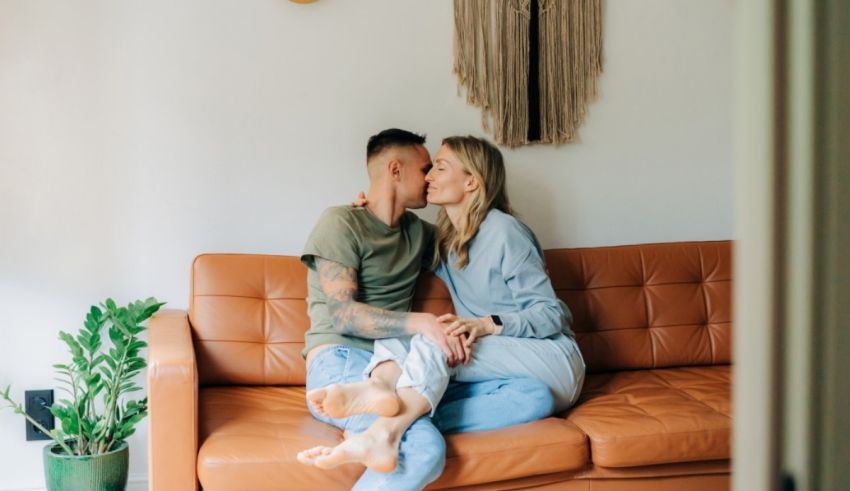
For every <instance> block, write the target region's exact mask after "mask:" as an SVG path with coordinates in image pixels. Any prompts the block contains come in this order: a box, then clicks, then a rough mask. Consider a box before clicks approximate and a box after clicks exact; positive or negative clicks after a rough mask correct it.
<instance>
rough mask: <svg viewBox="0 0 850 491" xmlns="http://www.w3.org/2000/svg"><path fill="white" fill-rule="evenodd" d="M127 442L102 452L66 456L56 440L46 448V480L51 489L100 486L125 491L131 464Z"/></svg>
mask: <svg viewBox="0 0 850 491" xmlns="http://www.w3.org/2000/svg"><path fill="white" fill-rule="evenodd" d="M129 457H130V449H129V447H127V442H121V445H120V446H119V447H118V448H117V449H115V450H113V451H111V452H109V453H105V454H101V455H82V456H76V455H73V456H71V455H65V454H64V453H62V447H60V446H59V445H57V444H55V443H53V444H50V445H47V446H46V447H44V479H45V481H46V483H47V491H78V490H83V489H92V490H94V489H97V490H103V491H124V490H125V489H126V488H127V471H128V468H129V464H130V458H129Z"/></svg>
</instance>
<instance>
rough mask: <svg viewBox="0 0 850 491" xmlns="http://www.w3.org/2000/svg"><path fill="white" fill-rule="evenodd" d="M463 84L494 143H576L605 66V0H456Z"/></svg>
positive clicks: (458, 60)
mask: <svg viewBox="0 0 850 491" xmlns="http://www.w3.org/2000/svg"><path fill="white" fill-rule="evenodd" d="M454 10H455V12H454V15H455V39H454V51H455V63H454V72H455V73H456V74H457V77H458V86H459V87H458V89H459V90H460V87H465V88H466V100H467V102H469V103H470V104H473V105H475V106H478V107H480V108H481V110H482V122H483V125H484V129H485V130H486V131H491V130H492V132H493V137H494V139H495V140H496V143H498V144H500V145H507V146H509V147H515V146H518V145H525V144H529V143H556V144H557V143H564V142H570V141H573V140H574V139H575V137H576V130H577V128H578V127H579V125H581V122H582V120H583V119H584V115H585V112H586V110H587V104H588V103H589V102H590V101H591V100H593V99H594V98H595V97H596V79H597V76H598V75H599V74H600V73H601V72H602V0H454Z"/></svg>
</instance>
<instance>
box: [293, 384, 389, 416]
mask: <svg viewBox="0 0 850 491" xmlns="http://www.w3.org/2000/svg"><path fill="white" fill-rule="evenodd" d="M307 399H309V400H310V402H312V403H313V407H315V408H316V411H318V412H319V413H321V414H324V415H325V416H329V417H331V418H345V417H347V416H353V415H355V414H365V413H375V414H377V415H378V416H386V417H390V416H395V415H396V414H398V411H399V407H400V403H399V400H398V396H397V395H396V393H395V391H393V390H390V389H388V388H386V387H383V386H380V385H378V384H375V383H372V382H370V381H368V380H365V381H363V382H355V383H353V384H331V385H328V386H327V387H322V388H321V389H314V390H311V391H310V392H308V393H307Z"/></svg>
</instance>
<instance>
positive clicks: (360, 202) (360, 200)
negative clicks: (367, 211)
mask: <svg viewBox="0 0 850 491" xmlns="http://www.w3.org/2000/svg"><path fill="white" fill-rule="evenodd" d="M368 203H369V200H367V199H366V193H364V192H363V191H360V192H359V193H357V199H355V200H354V201H352V202H351V206H353V207H355V208H362V207H364V206H366V205H367V204H368Z"/></svg>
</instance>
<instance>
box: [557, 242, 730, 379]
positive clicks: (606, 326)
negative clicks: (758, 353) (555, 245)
mask: <svg viewBox="0 0 850 491" xmlns="http://www.w3.org/2000/svg"><path fill="white" fill-rule="evenodd" d="M546 261H547V265H548V268H549V274H550V276H551V278H552V285H553V287H554V288H555V291H556V293H557V295H558V296H559V297H561V299H562V300H564V302H566V304H567V305H568V306H569V307H570V310H571V311H572V313H573V316H574V322H573V329H574V331H575V332H576V338H577V340H578V343H579V346H580V347H581V352H582V354H583V355H584V358H585V362H586V363H587V368H588V372H591V373H592V372H599V371H608V370H622V369H637V368H662V367H675V366H688V365H716V364H725V363H731V361H732V350H731V344H732V328H731V326H732V313H731V308H730V302H731V289H732V254H731V247H730V243H729V242H701V243H694V242H690V243H687V242H686V243H675V244H652V245H643V246H621V247H599V248H585V249H556V250H549V251H546Z"/></svg>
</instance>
